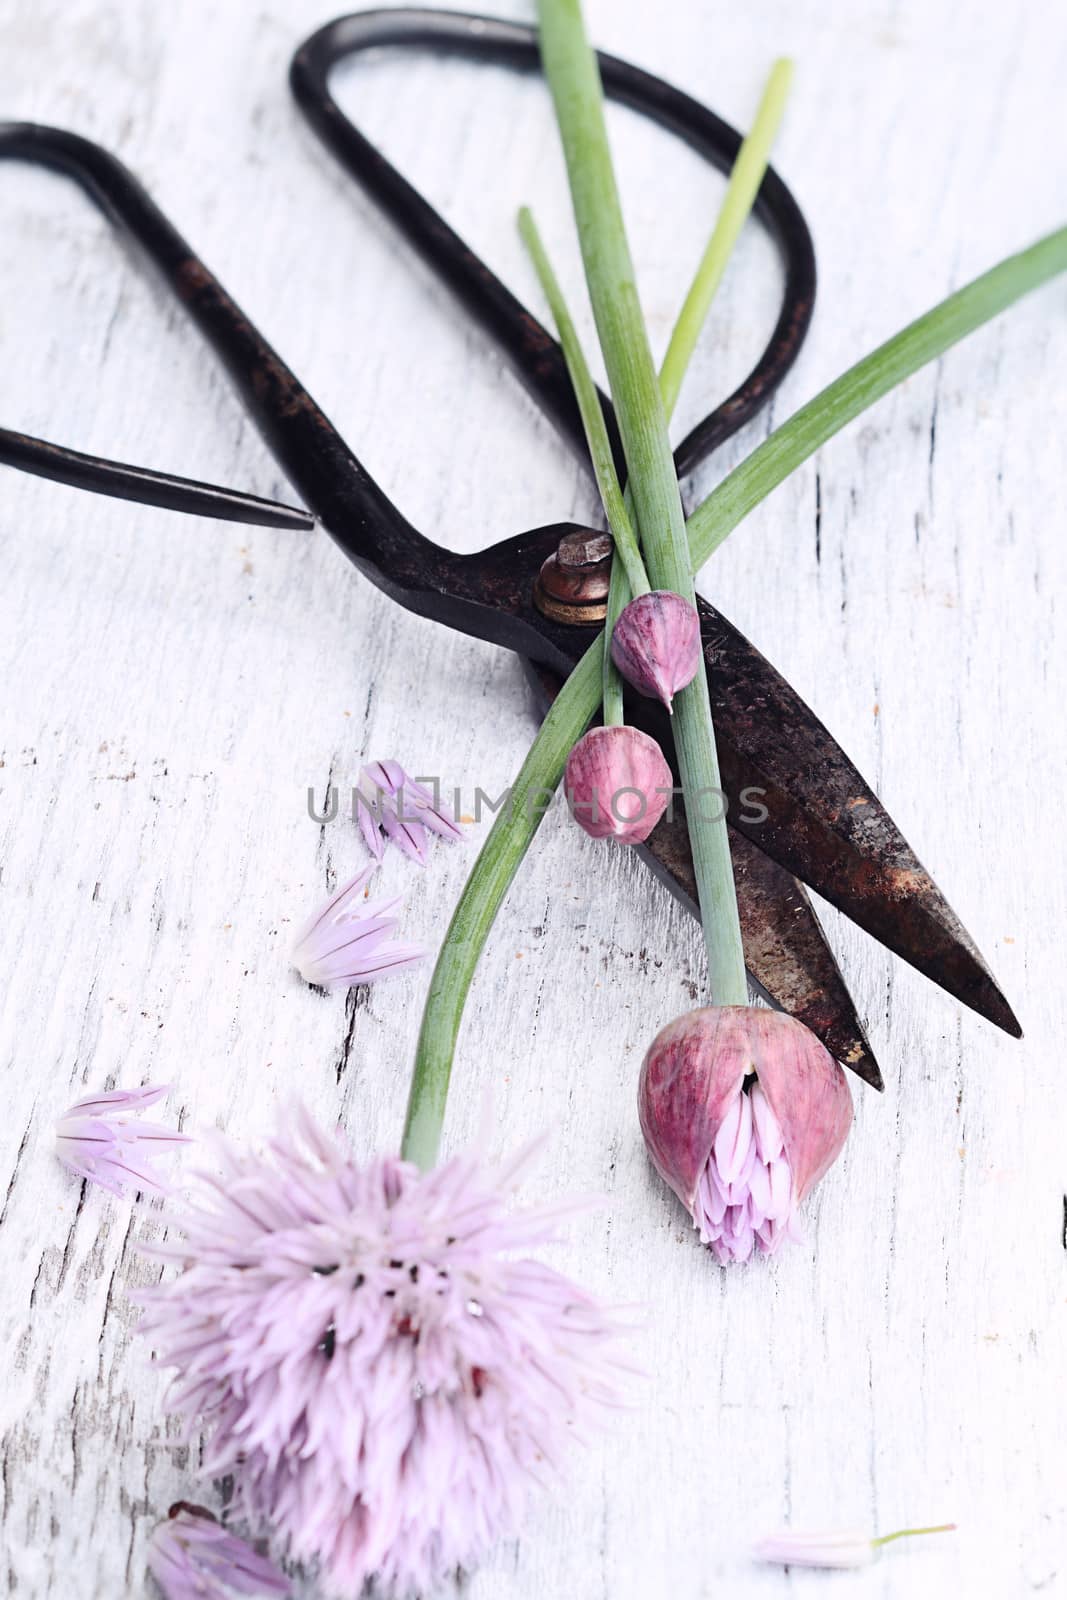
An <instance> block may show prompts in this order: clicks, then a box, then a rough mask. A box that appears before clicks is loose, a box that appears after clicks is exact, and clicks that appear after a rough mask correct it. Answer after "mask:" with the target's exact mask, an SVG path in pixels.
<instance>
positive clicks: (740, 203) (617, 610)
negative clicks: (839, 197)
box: [604, 57, 793, 725]
mask: <svg viewBox="0 0 1067 1600" xmlns="http://www.w3.org/2000/svg"><path fill="white" fill-rule="evenodd" d="M792 79H793V63H792V62H791V61H789V60H787V59H786V58H785V57H782V58H780V59H779V60H777V61H776V62H775V63H774V65H773V67H772V68H771V71H770V75H769V77H768V79H767V83H766V86H765V88H764V90H763V94H762V96H761V98H760V103H759V106H758V108H757V111H756V116H755V120H754V122H753V124H752V127H751V129H750V131H749V133H748V134H747V135H746V137H745V139H744V140H743V142H742V145H741V148H740V150H739V151H738V152H737V160H736V161H735V162H734V164H733V167H732V168H731V171H730V182H729V184H728V186H727V190H726V195H725V198H724V200H723V203H722V209H721V210H720V212H719V215H718V217H717V218H716V221H715V227H714V229H713V230H712V233H711V237H710V239H709V240H708V243H707V247H706V248H705V250H704V254H703V255H702V257H701V259H700V263H699V265H698V266H697V270H696V275H695V277H694V278H693V281H692V283H691V284H690V286H689V293H688V294H687V295H686V297H685V301H684V302H683V305H682V309H681V312H680V313H679V316H678V320H677V322H676V323H675V324H674V327H673V329H672V330H671V337H670V341H669V343H668V345H667V353H666V355H665V356H664V358H663V365H662V366H661V367H660V370H659V389H660V395H661V396H662V399H663V409H664V411H665V412H666V413H667V421H668V422H669V421H670V419H671V417H672V416H673V414H674V408H675V406H676V404H677V402H678V396H679V394H680V393H681V388H682V379H683V378H684V377H685V373H686V370H687V369H688V366H689V363H690V361H691V359H692V356H693V352H694V350H695V349H696V345H697V340H698V339H699V337H700V332H701V329H702V327H703V325H704V322H705V321H706V319H707V315H708V312H709V311H710V309H711V303H712V301H713V300H714V298H715V294H716V292H717V290H718V288H719V285H720V283H721V282H722V277H723V273H724V272H725V270H726V265H727V262H728V261H729V259H730V256H731V254H732V253H733V249H734V246H735V245H736V243H737V240H738V236H739V235H740V232H741V229H742V227H743V226H744V224H745V222H746V220H747V218H748V215H749V212H750V211H751V210H752V207H753V205H754V203H755V200H756V196H757V194H758V193H759V188H760V184H761V183H762V182H763V176H764V173H765V172H766V170H767V162H768V160H769V159H770V153H771V146H772V145H773V144H774V140H775V138H776V136H777V133H778V129H779V127H780V125H781V121H782V114H783V112H784V110H785V102H786V99H787V97H788V94H789V88H790V85H791V83H792ZM625 504H626V509H627V511H632V509H633V502H632V498H631V495H630V491H629V489H627V491H626V495H625ZM630 596H631V591H630V585H629V582H628V580H627V577H626V569H625V567H624V566H623V563H622V561H621V560H618V561H612V564H611V585H610V588H609V590H608V606H607V615H606V616H605V618H604V636H605V638H607V639H610V638H611V635H612V632H613V630H614V628H615V624H616V622H618V620H619V617H620V616H621V615H622V613H623V611H624V609H625V608H626V606H627V605H628V603H629V601H630ZM622 720H623V688H622V677H621V675H620V673H619V669H618V668H617V667H616V665H615V663H614V662H613V661H612V659H611V651H610V650H605V651H604V722H605V723H606V724H609V725H610V724H618V723H621V722H622Z"/></svg>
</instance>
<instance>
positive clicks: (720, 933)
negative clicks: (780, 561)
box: [537, 0, 748, 1005]
mask: <svg viewBox="0 0 1067 1600" xmlns="http://www.w3.org/2000/svg"><path fill="white" fill-rule="evenodd" d="M537 13H538V17H539V20H540V29H541V57H542V61H543V63H544V68H545V76H546V77H547V79H548V85H549V88H550V90H551V92H552V98H553V101H554V103H555V107H556V119H557V121H558V123H559V129H560V137H561V140H562V143H563V154H564V159H565V161H566V165H567V176H568V179H569V181H570V189H571V200H572V203H573V207H574V217H575V221H576V223H577V226H578V241H579V244H580V245H581V250H582V260H583V262H584V265H585V275H586V281H587V283H588V285H589V298H590V300H591V302H592V306H593V317H594V320H595V322H596V325H597V332H598V333H599V335H600V346H601V349H602V351H603V354H604V362H605V365H606V367H607V372H608V382H609V384H610V387H611V395H612V400H613V402H614V405H615V415H616V418H617V420H618V424H619V435H620V437H621V439H622V447H623V453H624V455H625V457H626V465H627V469H628V475H629V488H630V492H631V494H632V496H633V503H634V508H635V511H636V513H637V525H638V527H639V529H640V531H641V548H642V550H643V552H644V556H645V565H646V567H647V570H648V575H649V577H650V579H651V580H652V583H653V584H654V586H655V587H656V588H657V589H670V590H673V591H674V593H675V594H678V595H681V597H682V598H683V599H684V600H688V601H689V603H690V604H691V605H694V606H695V604H696V593H695V590H694V588H693V569H692V566H691V563H690V557H689V544H688V540H687V539H686V532H685V515H684V512H683V510H682V497H681V491H680V489H679V487H678V476H677V473H676V472H675V470H674V458H673V455H672V452H671V446H670V440H669V437H668V434H667V417H666V413H665V411H664V409H663V401H662V400H661V398H660V389H659V382H658V380H657V377H656V369H655V366H654V365H653V361H652V351H651V349H650V347H649V343H648V333H647V330H646V327H645V320H644V316H643V314H642V311H641V305H640V300H639V298H638V293H637V282H636V274H635V272H634V266H633V261H632V259H631V255H630V247H629V243H628V241H627V237H626V227H625V224H624V222H623V216H622V205H621V202H620V200H619V192H618V187H617V185H616V182H615V172H614V168H613V166H612V160H611V151H610V148H609V145H608V135H607V127H606V125H605V122H604V101H603V90H602V87H601V83H600V72H599V69H598V67H597V61H596V56H595V55H594V53H593V51H592V49H591V48H590V45H589V41H588V39H587V38H586V33H585V26H584V22H583V19H582V9H581V5H580V3H579V0H538V7H537ZM673 730H674V745H675V750H676V751H677V754H678V766H679V770H680V772H681V778H682V792H683V794H684V796H685V803H686V820H687V823H688V827H689V840H690V845H691V849H692V855H693V869H694V874H695V877H696V881H697V889H698V893H699V897H700V913H701V920H702V922H703V925H704V942H705V945H706V947H707V957H708V988H709V990H710V994H711V1000H712V1003H713V1004H715V1005H747V1003H748V977H747V974H746V971H745V955H744V949H743V947H742V944H741V924H740V921H739V920H738V914H737V893H736V890H735V887H734V874H733V864H732V862H731V859H730V842H729V837H728V834H727V830H726V808H725V804H724V800H723V795H722V779H721V777H720V775H719V762H718V755H717V753H716V749H715V734H714V730H713V728H712V721H711V702H710V698H709V695H708V681H707V675H706V673H704V672H698V673H697V675H696V677H695V678H694V679H693V681H692V682H691V683H690V684H688V685H687V686H686V688H684V689H682V690H681V691H680V692H679V693H678V695H677V697H676V699H675V704H674V722H673ZM709 808H710V809H709Z"/></svg>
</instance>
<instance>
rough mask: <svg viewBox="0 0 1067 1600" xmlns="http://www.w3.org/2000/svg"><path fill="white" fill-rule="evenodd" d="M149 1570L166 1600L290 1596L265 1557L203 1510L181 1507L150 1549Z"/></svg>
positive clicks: (158, 1531) (162, 1526)
mask: <svg viewBox="0 0 1067 1600" xmlns="http://www.w3.org/2000/svg"><path fill="white" fill-rule="evenodd" d="M148 1570H149V1572H150V1573H151V1574H152V1576H153V1578H155V1580H156V1582H157V1583H158V1585H159V1587H160V1588H161V1589H162V1591H163V1594H164V1596H165V1597H166V1600H229V1596H230V1595H232V1594H246V1595H272V1594H273V1595H279V1594H281V1595H287V1594H289V1593H290V1585H289V1582H288V1580H287V1579H286V1578H285V1576H284V1575H283V1574H282V1573H280V1572H279V1571H278V1569H277V1567H276V1566H274V1565H273V1563H272V1562H270V1561H268V1560H267V1559H266V1557H265V1556H260V1555H257V1554H256V1552H255V1551H254V1550H253V1549H252V1547H251V1545H247V1544H245V1542H244V1540H243V1539H238V1538H237V1537H236V1535H235V1534H232V1533H229V1532H227V1530H226V1529H225V1528H223V1527H222V1526H221V1525H220V1524H219V1523H218V1522H217V1521H216V1520H215V1518H214V1517H213V1516H212V1514H211V1512H210V1511H207V1510H205V1509H204V1507H203V1506H191V1505H187V1504H186V1503H185V1502H184V1501H179V1502H178V1504H177V1505H173V1506H171V1508H170V1512H169V1514H168V1517H167V1520H166V1522H161V1523H160V1524H159V1527H158V1528H157V1529H156V1531H155V1532H154V1533H153V1535H152V1539H151V1542H150V1543H149V1546H148Z"/></svg>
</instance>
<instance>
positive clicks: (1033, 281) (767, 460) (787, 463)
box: [689, 227, 1067, 571]
mask: <svg viewBox="0 0 1067 1600" xmlns="http://www.w3.org/2000/svg"><path fill="white" fill-rule="evenodd" d="M1065 269H1067V227H1065V228H1058V229H1057V230H1056V232H1055V233H1049V234H1046V235H1045V237H1044V238H1043V239H1038V241H1037V243H1036V244H1032V245H1030V247H1029V249H1026V250H1020V251H1019V252H1018V254H1017V255H1013V256H1008V257H1007V258H1006V259H1005V260H1004V261H1001V262H998V264H997V265H996V266H995V267H991V268H990V270H989V271H988V272H984V273H983V274H982V276H981V277H980V278H975V279H974V280H973V282H971V283H968V284H967V285H966V286H965V287H964V288H962V289H958V290H957V291H956V293H955V294H952V295H949V297H948V299H947V300H942V301H941V303H940V305H936V306H934V308H933V310H932V311H928V312H927V313H926V315H925V316H922V317H918V318H917V319H916V321H914V322H910V323H909V324H908V326H907V327H906V328H903V329H901V331H900V333H897V334H894V335H893V337H892V338H891V339H887V340H886V342H885V343H884V344H881V345H879V346H878V348H877V350H872V351H871V353H870V355H868V356H864V358H863V360H862V361H857V362H856V364H855V366H853V367H849V369H848V371H847V372H843V373H842V374H841V376H840V378H837V379H835V381H834V382H833V383H831V384H830V385H829V386H828V387H827V388H825V389H823V390H822V391H821V392H820V393H819V394H817V395H816V396H815V398H814V400H809V401H808V403H807V405H806V406H801V408H800V410H799V411H797V412H795V413H794V414H793V416H791V417H790V418H789V420H788V422H784V423H783V424H782V426H781V427H780V428H777V429H776V430H775V432H774V433H772V434H771V435H770V436H769V437H768V438H767V439H765V440H764V441H763V443H762V444H761V445H760V446H759V447H758V448H757V449H755V450H753V452H752V454H751V455H750V456H748V457H746V459H745V460H744V461H742V462H741V463H740V465H739V466H737V467H735V468H734V470H733V471H732V472H731V473H730V474H729V475H728V476H727V477H726V478H724V479H723V481H722V483H720V484H719V485H718V487H717V488H716V489H713V490H712V492H711V494H710V495H709V496H708V498H707V499H706V500H705V501H704V502H703V503H702V504H701V505H700V506H698V507H697V509H696V510H695V511H694V512H693V514H692V516H691V517H690V518H689V544H690V551H691V555H692V560H693V568H694V571H695V570H696V569H697V568H699V567H702V566H703V564H704V562H705V561H707V560H708V558H709V556H711V555H712V554H713V553H714V552H715V551H716V550H717V549H718V548H719V546H720V545H721V544H722V542H723V540H724V539H725V538H726V536H727V534H729V533H731V532H732V531H733V529H734V528H736V527H737V524H738V523H739V522H740V521H742V519H743V518H744V517H747V516H748V514H749V512H750V511H752V510H754V509H755V507H756V506H758V505H759V503H760V501H761V500H765V499H766V498H767V496H768V495H769V494H770V492H771V490H772V489H776V488H777V487H778V485H779V484H780V483H782V482H783V481H784V479H786V478H788V476H789V474H790V473H791V472H795V471H796V469H797V467H799V466H801V465H802V464H803V463H804V462H805V461H806V460H807V459H808V457H809V456H812V455H814V454H815V452H816V450H818V449H819V448H820V446H821V445H824V444H825V443H826V442H827V440H828V439H832V438H833V436H834V434H835V433H840V431H841V429H842V428H844V427H845V426H846V425H847V424H848V423H850V422H852V421H853V419H854V418H856V417H858V416H859V415H860V413H861V412H863V411H866V410H867V409H868V407H869V406H872V405H874V403H875V401H876V400H880V399H881V398H882V396H883V395H885V394H888V393H889V390H890V389H893V388H895V387H896V385H897V384H898V383H903V382H904V379H905V378H910V377H911V375H912V373H913V372H917V371H918V370H919V368H920V367H924V366H926V365H927V363H928V362H930V361H935V360H936V359H937V357H938V356H941V355H944V353H945V351H946V350H947V349H949V347H950V346H951V345H954V344H958V343H959V341H960V340H961V339H965V338H966V337H967V335H968V334H969V333H973V332H974V330H975V329H976V328H980V327H981V326H982V324H983V323H984V322H988V321H989V320H990V319H991V318H992V317H995V316H999V314H1000V312H1002V311H1003V310H1005V308H1006V307H1008V306H1010V305H1011V304H1012V302H1013V301H1015V300H1019V299H1021V297H1022V296H1023V295H1024V294H1029V293H1030V291H1031V290H1032V289H1036V288H1038V287H1039V286H1040V285H1041V284H1042V283H1045V282H1046V281H1047V280H1048V279H1049V278H1054V277H1055V276H1056V274H1057V273H1060V272H1063V271H1064V270H1065Z"/></svg>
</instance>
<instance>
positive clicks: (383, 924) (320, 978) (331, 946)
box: [292, 863, 427, 989]
mask: <svg viewBox="0 0 1067 1600" xmlns="http://www.w3.org/2000/svg"><path fill="white" fill-rule="evenodd" d="M374 872H375V864H374V863H372V864H371V865H370V866H367V867H364V868H363V870H362V871H361V872H357V873H356V876H355V877H354V878H352V879H350V881H349V882H348V883H346V884H343V885H342V886H341V888H340V889H338V890H337V891H336V892H335V893H334V894H333V895H331V896H330V899H329V900H327V902H326V904H325V905H324V906H323V907H322V909H321V910H319V911H317V912H315V914H314V915H313V916H312V917H310V918H309V919H308V921H307V922H306V923H305V924H304V926H303V928H302V929H301V931H300V933H299V934H298V935H297V939H296V943H295V944H294V946H293V956H292V960H293V965H294V967H296V969H297V971H298V972H299V973H300V976H301V977H302V978H303V979H304V981H305V983H311V984H314V985H315V986H316V987H317V988H320V989H352V988H354V987H356V985H358V984H361V983H374V982H375V981H376V980H377V979H379V978H385V977H390V976H394V975H395V974H397V973H399V972H403V971H404V970H405V969H406V968H407V967H411V966H414V965H416V963H418V962H419V961H424V960H425V958H426V955H427V950H426V947H425V946H424V945H420V944H401V943H399V942H398V941H396V940H394V939H392V938H391V937H390V935H391V934H392V933H393V931H394V929H395V928H396V927H397V924H398V919H397V918H396V917H395V916H394V915H393V912H394V911H396V910H397V908H398V907H399V906H400V904H401V901H400V899H399V897H398V896H394V897H393V898H392V899H389V900H368V899H367V898H366V888H367V884H368V883H369V882H370V879H371V878H372V877H373V875H374Z"/></svg>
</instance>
